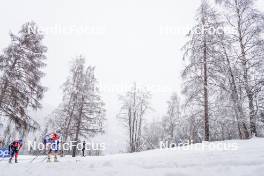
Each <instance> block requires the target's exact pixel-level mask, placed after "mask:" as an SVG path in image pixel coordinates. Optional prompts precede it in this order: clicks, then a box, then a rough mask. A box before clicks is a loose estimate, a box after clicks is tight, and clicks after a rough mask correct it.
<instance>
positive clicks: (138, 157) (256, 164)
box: [0, 138, 264, 176]
mask: <svg viewBox="0 0 264 176" xmlns="http://www.w3.org/2000/svg"><path fill="white" fill-rule="evenodd" d="M210 144H212V143H210ZM213 144H219V142H214V143H213ZM224 144H226V145H229V146H231V145H233V146H234V145H235V146H236V148H235V150H234V148H233V149H232V150H222V151H220V150H208V149H204V150H198V149H190V150H183V149H177V150H175V149H174V150H173V149H162V150H152V151H146V152H141V153H134V154H118V155H108V156H100V157H85V158H81V157H76V158H71V157H64V158H59V160H60V162H58V163H53V162H52V163H46V162H44V160H45V158H44V157H38V158H37V159H35V160H34V161H32V159H33V158H34V157H32V156H21V157H20V160H19V161H20V163H18V164H8V163H7V160H1V159H0V176H13V175H20V176H29V175H32V176H58V175H59V176H60V175H61V176H73V175H77V176H81V175H87V176H253V175H254V176H263V175H264V139H262V138H254V139H251V140H244V141H240V140H232V141H225V142H224ZM192 146H193V147H201V144H195V145H192ZM220 146H221V145H220Z"/></svg>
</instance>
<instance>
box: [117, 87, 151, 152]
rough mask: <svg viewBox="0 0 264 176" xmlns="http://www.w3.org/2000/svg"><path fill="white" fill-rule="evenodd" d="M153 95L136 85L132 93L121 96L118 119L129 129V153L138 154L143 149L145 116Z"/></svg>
mask: <svg viewBox="0 0 264 176" xmlns="http://www.w3.org/2000/svg"><path fill="white" fill-rule="evenodd" d="M150 99H151V95H150V93H149V92H148V91H145V90H141V89H139V88H137V86H136V83H135V84H134V85H133V87H132V88H131V90H130V91H128V92H126V94H125V95H123V96H120V101H121V102H122V107H121V111H120V113H119V114H118V118H119V119H121V120H122V122H123V124H124V126H125V127H126V128H127V129H128V135H129V152H131V153H132V152H138V151H141V150H142V149H143V141H142V127H143V122H144V118H145V115H146V113H147V111H148V110H150V109H151V107H150Z"/></svg>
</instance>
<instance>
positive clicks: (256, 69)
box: [0, 0, 264, 157]
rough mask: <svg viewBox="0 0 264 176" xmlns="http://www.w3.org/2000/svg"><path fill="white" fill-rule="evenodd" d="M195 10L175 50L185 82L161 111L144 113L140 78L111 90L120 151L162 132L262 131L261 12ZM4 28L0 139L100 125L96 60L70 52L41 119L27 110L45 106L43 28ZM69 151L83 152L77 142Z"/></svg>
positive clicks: (71, 132)
mask: <svg viewBox="0 0 264 176" xmlns="http://www.w3.org/2000/svg"><path fill="white" fill-rule="evenodd" d="M192 16H193V17H194V20H195V24H192V28H190V29H189V32H186V42H185V43H182V46H181V47H182V52H183V53H184V54H183V56H182V57H180V58H175V60H183V61H184V63H185V66H184V68H182V69H181V80H182V89H181V90H180V91H178V90H175V91H173V92H171V93H170V94H171V97H170V98H169V99H168V100H167V104H166V107H167V109H166V110H164V111H166V114H163V115H162V116H160V117H159V118H154V117H149V115H148V114H149V113H151V112H153V111H155V109H153V107H152V96H153V95H154V94H155V93H154V92H151V91H149V90H147V89H143V88H141V87H138V86H137V82H134V83H133V82H131V84H130V90H129V91H127V92H126V93H124V94H119V95H116V96H117V97H118V100H119V103H120V107H118V108H119V110H120V111H119V113H118V114H114V116H115V117H116V118H115V121H117V122H118V123H120V124H121V125H122V127H123V129H124V130H125V131H126V134H125V135H126V139H124V142H125V143H126V149H125V150H124V151H123V152H129V153H133V152H141V151H145V150H151V149H159V148H160V141H168V142H169V143H171V144H175V145H178V144H179V143H182V142H186V141H188V142H191V143H201V142H202V141H224V140H233V139H241V140H247V139H251V138H254V137H255V136H256V137H263V136H264V12H262V11H260V10H259V9H257V8H256V6H255V1H254V0H216V1H215V2H214V3H209V2H208V1H206V0H203V1H201V3H200V6H199V8H198V9H197V11H196V13H195V14H192ZM6 35H8V34H6ZM9 36H10V41H9V44H8V45H7V46H6V47H5V48H3V49H2V50H1V55H0V86H1V90H0V113H1V118H0V136H1V143H2V144H1V145H2V146H8V145H9V144H10V142H12V140H14V139H15V138H23V140H24V141H25V140H29V139H31V140H34V141H38V142H42V140H43V138H44V136H45V134H47V133H48V132H54V131H59V132H60V135H61V139H62V141H61V142H62V143H66V142H68V141H75V142H76V143H77V142H82V141H84V140H91V139H93V138H96V137H97V136H103V135H105V134H106V133H107V130H105V124H106V123H107V121H108V117H107V112H108V109H107V108H106V106H105V105H106V103H105V101H104V98H103V96H102V95H101V91H100V78H99V77H98V76H97V66H96V65H92V64H90V63H89V58H86V57H85V56H83V55H81V54H80V55H76V56H68V57H69V58H71V57H73V59H72V61H71V63H69V68H70V69H69V70H68V74H67V78H66V80H64V83H63V85H61V92H62V95H63V96H62V97H60V98H61V103H60V104H59V105H58V106H57V107H55V109H54V110H53V111H52V112H51V113H49V114H48V115H47V116H46V117H45V118H44V119H43V120H44V122H45V123H44V124H41V123H40V122H39V121H38V120H36V119H34V117H33V116H32V112H33V111H34V112H36V113H38V111H39V110H40V109H41V108H42V99H43V97H45V93H46V92H47V91H48V90H49V87H47V86H46V85H45V84H43V82H42V79H43V78H44V77H45V75H46V73H45V71H44V70H45V67H47V66H48V65H47V60H48V59H49V58H48V57H47V53H48V52H49V49H50V48H51V47H50V46H47V45H46V44H45V42H43V40H44V38H45V33H43V32H41V30H39V27H38V24H37V21H35V22H33V21H29V22H25V23H24V24H23V25H22V26H21V28H20V30H19V31H18V32H14V33H13V32H11V33H10V34H9ZM58 95H59V94H58ZM32 154H35V153H34V152H33V153H32ZM65 154H66V155H72V156H73V157H75V156H76V155H78V154H79V153H78V151H77V149H76V147H75V148H73V150H72V151H65ZM89 154H90V155H104V154H105V153H103V152H98V151H93V152H90V153H89Z"/></svg>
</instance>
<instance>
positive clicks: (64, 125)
mask: <svg viewBox="0 0 264 176" xmlns="http://www.w3.org/2000/svg"><path fill="white" fill-rule="evenodd" d="M94 70H95V67H92V66H88V67H87V68H85V58H83V57H82V56H80V57H77V58H76V59H75V60H74V62H73V64H72V67H71V71H70V76H69V77H68V79H67V80H66V82H65V83H64V85H63V93H64V95H63V102H62V103H61V105H60V106H59V107H58V108H57V109H56V110H55V111H54V115H53V119H54V121H55V123H56V124H57V127H58V129H60V130H61V133H62V135H63V142H66V141H67V140H68V139H69V138H70V140H72V141H75V143H74V146H73V151H72V156H73V157H75V156H76V153H77V148H76V144H77V142H79V141H80V138H81V137H82V138H88V137H91V136H94V135H95V134H97V133H100V132H103V121H104V120H105V109H104V103H103V101H102V98H101V96H100V93H99V88H98V85H97V84H98V82H97V79H96V78H95V74H94Z"/></svg>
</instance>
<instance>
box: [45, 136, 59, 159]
mask: <svg viewBox="0 0 264 176" xmlns="http://www.w3.org/2000/svg"><path fill="white" fill-rule="evenodd" d="M59 140H60V136H59V135H58V134H57V133H50V134H48V135H46V136H45V138H44V144H45V146H46V149H47V150H48V162H50V161H51V160H50V159H51V155H54V162H57V161H58V158H57V153H58V151H59V144H60V141H59Z"/></svg>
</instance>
